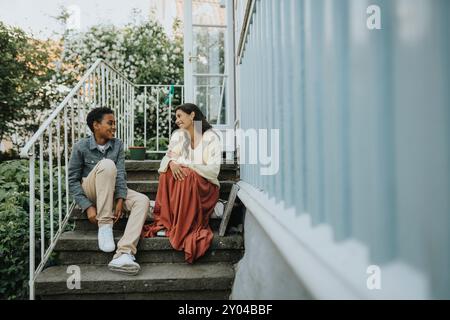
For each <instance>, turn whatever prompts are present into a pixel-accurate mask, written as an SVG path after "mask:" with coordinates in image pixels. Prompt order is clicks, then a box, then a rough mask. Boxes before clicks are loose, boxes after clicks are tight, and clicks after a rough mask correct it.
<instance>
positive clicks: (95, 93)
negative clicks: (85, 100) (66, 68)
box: [92, 69, 97, 108]
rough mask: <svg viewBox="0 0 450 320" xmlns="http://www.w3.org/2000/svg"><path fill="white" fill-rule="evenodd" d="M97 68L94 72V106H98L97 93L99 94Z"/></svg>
mask: <svg viewBox="0 0 450 320" xmlns="http://www.w3.org/2000/svg"><path fill="white" fill-rule="evenodd" d="M96 70H97V69H95V71H94V72H93V74H92V100H93V102H94V105H93V107H94V108H97V97H96V95H97V73H96Z"/></svg>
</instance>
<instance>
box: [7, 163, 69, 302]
mask: <svg viewBox="0 0 450 320" xmlns="http://www.w3.org/2000/svg"><path fill="white" fill-rule="evenodd" d="M44 168H45V169H44V181H46V183H45V184H44V189H45V190H49V182H48V181H49V179H48V177H49V172H48V163H45V164H44ZM35 170H36V173H38V172H39V171H38V170H39V163H36V168H35ZM55 171H56V170H54V181H57V180H55V179H56V174H57V172H55ZM36 178H37V179H36V188H35V190H36V191H35V192H36V194H35V197H36V207H35V208H36V209H35V211H36V217H35V232H36V257H38V258H37V259H36V265H37V264H38V263H39V260H40V259H39V254H40V250H41V249H40V244H41V239H40V214H39V213H40V206H41V203H40V201H39V200H40V191H39V184H40V182H39V175H38V174H37V175H36ZM62 181H64V180H62ZM54 186H56V184H54ZM63 192H64V187H63ZM55 194H56V192H55ZM44 198H45V199H44V203H45V205H44V212H45V213H46V214H45V219H44V226H45V227H44V228H45V246H46V248H47V246H48V243H49V240H50V239H49V235H50V221H49V220H50V218H49V214H48V212H49V207H50V206H49V205H48V203H49V202H50V199H49V193H48V192H45V197H44ZM57 201H58V199H57V196H56V195H55V196H54V208H57ZM64 214H65V210H64V206H63V215H64ZM57 227H58V215H57V213H56V210H55V214H54V230H55V233H56V231H57ZM0 257H1V259H0V299H26V298H27V297H28V278H29V165H28V161H27V160H14V161H7V162H2V163H0ZM54 259H55V257H54V256H52V257H51V259H50V260H49V263H50V264H51V263H53V260H54Z"/></svg>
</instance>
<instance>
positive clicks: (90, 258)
mask: <svg viewBox="0 0 450 320" xmlns="http://www.w3.org/2000/svg"><path fill="white" fill-rule="evenodd" d="M122 234H123V233H122V232H114V235H115V237H114V238H115V242H116V243H117V242H118V241H119V239H120V238H121V237H122ZM55 252H56V253H57V254H58V264H61V265H80V264H95V265H105V264H107V263H109V261H111V259H112V256H113V254H112V253H104V252H101V251H100V250H99V249H98V242H97V232H96V231H84V232H81V231H69V232H65V233H63V234H62V235H61V238H60V239H59V241H58V243H57V244H56V247H55ZM243 254H244V241H243V238H242V235H239V234H234V235H228V236H225V237H219V235H218V234H217V233H215V234H214V238H213V241H212V244H211V247H210V248H209V250H208V251H207V252H206V254H205V255H204V256H203V257H201V258H200V259H198V260H197V261H196V263H210V262H229V263H236V262H238V261H239V260H240V259H241V258H242V256H243ZM136 259H137V261H138V262H139V263H163V262H164V263H183V262H184V253H183V252H181V251H176V250H174V249H173V248H172V246H171V245H170V242H169V239H168V238H160V237H157V238H146V239H141V240H140V241H139V245H138V253H137V255H136Z"/></svg>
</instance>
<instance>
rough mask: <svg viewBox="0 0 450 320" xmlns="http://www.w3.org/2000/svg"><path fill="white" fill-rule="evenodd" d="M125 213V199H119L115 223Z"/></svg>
mask: <svg viewBox="0 0 450 320" xmlns="http://www.w3.org/2000/svg"><path fill="white" fill-rule="evenodd" d="M122 215H123V199H117V203H116V210H115V212H114V223H116V222H117V221H119V219H120V218H121V217H122Z"/></svg>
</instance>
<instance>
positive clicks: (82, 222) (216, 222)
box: [70, 203, 239, 231]
mask: <svg viewBox="0 0 450 320" xmlns="http://www.w3.org/2000/svg"><path fill="white" fill-rule="evenodd" d="M234 207H235V208H236V210H238V209H239V203H235V206H234ZM70 221H71V222H73V223H74V224H75V229H74V230H79V231H96V230H97V229H98V227H97V225H95V224H92V223H91V222H90V221H89V220H88V218H87V215H86V214H85V213H83V212H81V209H79V208H75V209H74V211H73V212H72V216H71V217H70ZM127 222H128V218H127V215H126V214H125V215H124V216H123V217H122V218H121V219H120V220H119V221H118V222H117V223H116V224H114V230H117V231H123V230H125V227H126V225H127ZM152 222H153V217H152V214H149V216H148V217H147V220H146V222H145V223H146V224H150V223H152ZM221 222H222V218H221V217H217V216H216V215H215V214H214V213H213V214H212V216H211V218H210V219H209V225H210V226H211V228H212V229H213V230H219V227H220V224H221Z"/></svg>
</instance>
